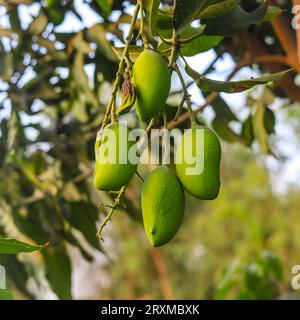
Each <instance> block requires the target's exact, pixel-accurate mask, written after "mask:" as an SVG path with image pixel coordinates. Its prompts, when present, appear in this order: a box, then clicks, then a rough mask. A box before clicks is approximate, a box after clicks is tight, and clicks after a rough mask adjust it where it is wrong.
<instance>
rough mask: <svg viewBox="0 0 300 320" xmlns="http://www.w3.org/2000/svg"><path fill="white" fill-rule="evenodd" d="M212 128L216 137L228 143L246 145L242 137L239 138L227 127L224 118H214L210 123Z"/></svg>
mask: <svg viewBox="0 0 300 320" xmlns="http://www.w3.org/2000/svg"><path fill="white" fill-rule="evenodd" d="M212 126H213V129H214V130H215V132H216V133H217V135H218V136H219V137H220V138H222V139H223V140H225V141H227V142H229V143H235V142H240V143H242V144H245V143H246V141H245V140H244V139H243V137H241V136H239V135H238V134H237V133H235V132H234V131H233V130H232V129H231V128H230V127H229V126H228V122H227V121H226V120H225V119H224V118H215V119H214V120H213V122H212Z"/></svg>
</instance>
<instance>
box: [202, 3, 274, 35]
mask: <svg viewBox="0 0 300 320" xmlns="http://www.w3.org/2000/svg"><path fill="white" fill-rule="evenodd" d="M267 8H268V6H267V4H266V3H265V2H264V3H262V4H261V5H260V6H259V7H258V8H257V9H256V10H255V11H253V12H247V11H245V10H244V9H243V8H242V7H241V6H238V7H235V8H234V9H232V10H231V11H229V12H228V13H226V14H224V15H222V16H221V17H218V18H214V19H207V20H203V21H201V22H202V23H204V24H206V28H205V32H204V33H205V34H207V35H219V36H232V35H234V34H236V33H238V32H240V31H242V30H244V29H246V28H248V27H249V26H251V25H252V24H255V23H258V22H261V21H262V20H263V19H264V16H265V14H266V12H267Z"/></svg>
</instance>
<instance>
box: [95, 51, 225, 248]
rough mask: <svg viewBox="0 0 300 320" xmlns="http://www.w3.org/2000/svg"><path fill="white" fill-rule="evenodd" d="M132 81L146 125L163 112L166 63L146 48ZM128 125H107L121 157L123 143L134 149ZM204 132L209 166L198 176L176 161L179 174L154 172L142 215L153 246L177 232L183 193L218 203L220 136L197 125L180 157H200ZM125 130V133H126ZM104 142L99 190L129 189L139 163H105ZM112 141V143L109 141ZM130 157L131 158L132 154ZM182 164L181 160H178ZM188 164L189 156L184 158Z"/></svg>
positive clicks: (179, 151) (99, 143) (164, 170)
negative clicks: (198, 142)
mask: <svg viewBox="0 0 300 320" xmlns="http://www.w3.org/2000/svg"><path fill="white" fill-rule="evenodd" d="M132 82H133V84H134V87H135V89H136V102H135V107H136V111H137V114H138V116H139V118H140V119H141V120H143V121H147V120H150V119H152V118H153V117H155V116H157V115H158V114H159V113H160V112H161V111H162V110H163V108H164V106H165V103H166V100H167V98H168V95H169V91H170V86H171V71H170V69H169V68H168V65H167V63H166V62H165V60H164V59H163V58H162V57H161V56H160V55H159V54H158V53H156V52H155V51H153V50H149V49H146V50H144V51H143V52H142V53H141V54H140V55H139V57H138V58H137V60H136V61H135V63H134V66H133V69H132ZM122 126H123V125H122V124H119V123H117V122H115V123H111V124H110V125H108V126H107V127H106V128H105V129H104V131H103V134H102V137H106V132H105V131H106V130H108V129H110V130H113V131H114V133H115V135H116V138H117V139H116V143H114V145H113V146H112V148H114V149H115V150H114V152H113V153H114V154H115V155H116V159H118V156H119V150H120V148H119V147H120V144H125V143H126V144H127V148H128V149H127V151H128V150H129V149H130V148H131V147H132V146H133V145H134V142H131V141H129V139H128V134H129V132H128V129H127V128H126V127H125V128H122V129H124V130H127V131H125V132H127V134H122V135H120V131H121V130H120V129H121V127H122ZM198 130H201V131H202V133H203V138H204V140H203V141H204V146H203V152H204V155H203V161H204V167H203V170H202V171H201V172H199V174H194V175H187V169H188V168H189V166H190V164H188V163H185V162H184V161H175V163H176V173H175V171H173V170H171V169H169V168H168V167H166V166H162V167H158V168H156V169H155V170H153V171H152V172H151V173H150V174H149V176H148V177H147V178H146V180H145V181H144V184H143V189H142V214H143V221H144V227H145V231H146V234H147V237H148V239H149V241H150V243H151V244H152V245H153V246H155V247H157V246H161V245H164V244H166V243H167V242H168V241H170V240H171V239H172V238H173V237H174V236H175V234H176V233H177V231H178V229H179V227H180V225H181V223H182V220H183V215H184V209H185V195H184V189H185V190H186V191H188V192H189V193H190V194H191V195H193V196H195V197H197V198H199V199H205V200H211V199H215V198H216V197H217V196H218V193H219V189H220V158H221V145H220V142H219V140H218V138H217V136H216V135H215V134H214V133H213V132H212V131H211V130H210V129H208V128H207V127H204V126H194V127H192V128H191V129H189V130H187V131H186V132H185V133H184V135H183V136H182V138H181V141H180V143H179V145H178V147H177V152H176V155H175V157H179V156H181V157H182V155H184V154H185V152H190V153H195V147H196V134H197V131H198ZM122 132H124V131H122ZM101 139H102V138H99V140H97V141H96V147H95V153H96V169H95V173H94V186H95V187H96V188H97V189H99V190H104V191H115V190H119V189H120V188H122V186H124V185H126V184H127V183H128V182H129V181H130V179H131V178H132V176H133V175H134V173H135V172H136V170H137V164H131V163H130V162H129V161H127V163H116V164H111V163H107V161H106V162H105V159H106V156H107V155H106V154H105V152H106V146H107V144H105V145H106V146H105V147H104V143H103V141H101ZM106 142H107V141H106ZM127 157H128V154H127ZM127 160H129V159H128V158H127ZM178 160H179V159H178ZM182 160H184V157H182Z"/></svg>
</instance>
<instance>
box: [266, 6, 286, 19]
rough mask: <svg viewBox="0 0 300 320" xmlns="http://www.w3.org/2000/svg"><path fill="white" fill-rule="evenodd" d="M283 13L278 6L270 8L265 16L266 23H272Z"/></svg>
mask: <svg viewBox="0 0 300 320" xmlns="http://www.w3.org/2000/svg"><path fill="white" fill-rule="evenodd" d="M281 13H282V10H281V9H280V8H278V7H276V6H268V9H267V12H266V14H265V16H264V21H269V22H272V21H273V20H274V19H275V18H276V17H277V16H278V15H280V14H281Z"/></svg>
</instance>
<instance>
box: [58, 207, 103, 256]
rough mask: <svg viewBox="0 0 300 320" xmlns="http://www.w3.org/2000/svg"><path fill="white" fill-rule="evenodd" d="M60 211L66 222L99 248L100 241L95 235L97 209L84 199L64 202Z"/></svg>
mask: <svg viewBox="0 0 300 320" xmlns="http://www.w3.org/2000/svg"><path fill="white" fill-rule="evenodd" d="M62 212H63V215H64V217H65V218H66V219H67V220H68V222H69V223H70V224H71V225H72V226H73V227H74V228H76V229H78V230H79V231H81V232H82V234H83V235H84V236H85V238H86V240H87V241H88V242H89V243H90V244H91V245H92V246H93V247H95V248H96V249H98V250H100V249H101V247H100V243H99V240H98V238H97V237H96V236H95V234H96V232H97V228H96V222H97V220H98V210H97V208H96V207H95V206H93V205H92V204H91V203H88V202H84V201H76V202H75V201H72V202H66V203H65V205H64V206H62Z"/></svg>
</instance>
